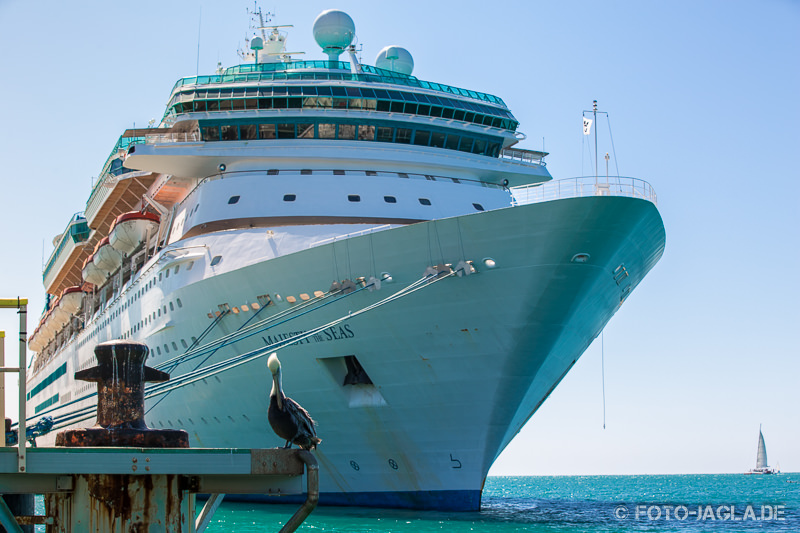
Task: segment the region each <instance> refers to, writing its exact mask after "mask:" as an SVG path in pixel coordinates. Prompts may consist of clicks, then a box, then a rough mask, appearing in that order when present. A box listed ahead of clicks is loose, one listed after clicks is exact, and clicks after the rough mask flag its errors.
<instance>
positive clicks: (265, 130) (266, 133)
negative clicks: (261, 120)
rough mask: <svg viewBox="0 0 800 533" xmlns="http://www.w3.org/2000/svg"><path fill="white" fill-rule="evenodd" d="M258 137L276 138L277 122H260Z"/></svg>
mask: <svg viewBox="0 0 800 533" xmlns="http://www.w3.org/2000/svg"><path fill="white" fill-rule="evenodd" d="M258 138H259V139H274V138H275V124H259V125H258Z"/></svg>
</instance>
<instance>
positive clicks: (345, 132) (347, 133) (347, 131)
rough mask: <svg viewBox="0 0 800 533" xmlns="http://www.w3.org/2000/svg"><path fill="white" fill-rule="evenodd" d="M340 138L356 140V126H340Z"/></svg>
mask: <svg viewBox="0 0 800 533" xmlns="http://www.w3.org/2000/svg"><path fill="white" fill-rule="evenodd" d="M339 138H340V139H355V138H356V126H355V124H339Z"/></svg>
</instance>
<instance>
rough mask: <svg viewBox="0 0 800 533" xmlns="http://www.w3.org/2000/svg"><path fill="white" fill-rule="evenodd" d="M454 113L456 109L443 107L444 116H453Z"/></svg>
mask: <svg viewBox="0 0 800 533" xmlns="http://www.w3.org/2000/svg"><path fill="white" fill-rule="evenodd" d="M454 113H455V111H454V110H452V109H450V108H449V107H445V108H443V109H442V118H453V114H454Z"/></svg>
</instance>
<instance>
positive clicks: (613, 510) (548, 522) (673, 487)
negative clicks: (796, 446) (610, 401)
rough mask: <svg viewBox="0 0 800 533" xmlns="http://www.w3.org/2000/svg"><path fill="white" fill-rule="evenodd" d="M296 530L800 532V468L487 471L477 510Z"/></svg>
mask: <svg viewBox="0 0 800 533" xmlns="http://www.w3.org/2000/svg"><path fill="white" fill-rule="evenodd" d="M202 505H203V502H198V506H197V510H198V512H199V511H200V508H201V507H202ZM298 508H299V505H283V504H280V505H269V504H266V505H265V504H261V505H258V504H251V503H236V502H224V501H223V503H222V505H221V506H220V507H219V509H218V510H217V512H216V514H215V515H214V517H213V519H212V521H211V523H210V524H209V527H208V529H206V532H207V533H223V532H224V533H228V532H236V533H249V532H258V533H263V532H266V531H273V532H274V531H278V530H279V529H280V528H281V527H282V526H283V524H284V523H286V520H288V519H289V517H291V516H292V515H293V514H294V512H295V511H296V510H297V509H298ZM36 513H37V514H43V513H44V504H43V500H42V498H41V497H38V498H37V499H36ZM36 531H37V532H38V531H44V526H36ZM298 531H315V532H318V531H320V532H321V531H326V532H335V533H345V532H347V533H360V532H373V531H374V532H387V533H388V532H402V533H412V532H413V533H428V532H434V531H437V532H441V531H448V532H454V533H461V532H466V531H481V532H482V531H486V532H490V533H493V532H498V533H499V532H510V531H533V532H570V533H572V532H596V531H600V532H603V531H613V532H618V533H625V532H629V531H655V532H665V531H677V532H682V533H685V532H693V531H726V532H727V531H761V532H772V531H791V532H800V473H794V474H779V475H776V476H746V475H743V474H692V475H680V476H663V475H662V476H526V477H521V476H520V477H490V478H488V479H487V481H486V486H485V488H484V491H483V505H482V507H481V510H480V511H479V512H473V513H443V512H435V511H405V510H392V509H368V508H357V507H317V508H316V509H315V510H314V512H313V513H311V516H309V517H308V518H307V519H306V521H305V522H304V523H303V525H302V526H300V529H298Z"/></svg>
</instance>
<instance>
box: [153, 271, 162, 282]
mask: <svg viewBox="0 0 800 533" xmlns="http://www.w3.org/2000/svg"><path fill="white" fill-rule="evenodd" d="M163 275H164V273H163V272H159V273H158V281H161V276H163ZM153 281H155V279H153Z"/></svg>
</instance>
